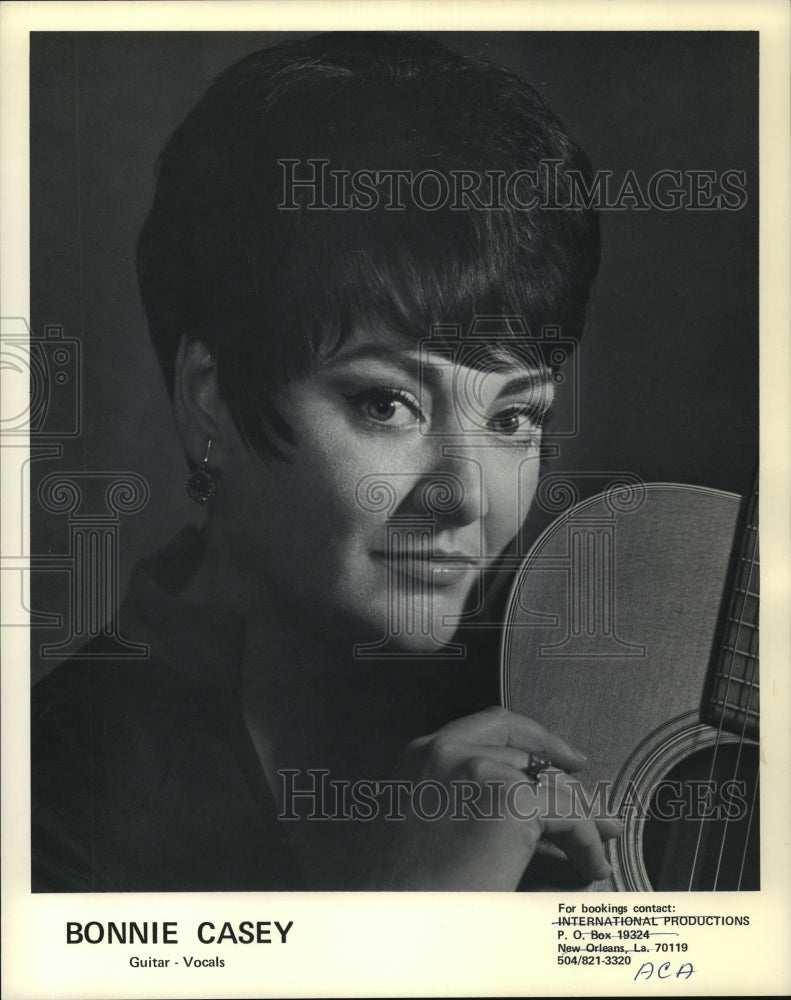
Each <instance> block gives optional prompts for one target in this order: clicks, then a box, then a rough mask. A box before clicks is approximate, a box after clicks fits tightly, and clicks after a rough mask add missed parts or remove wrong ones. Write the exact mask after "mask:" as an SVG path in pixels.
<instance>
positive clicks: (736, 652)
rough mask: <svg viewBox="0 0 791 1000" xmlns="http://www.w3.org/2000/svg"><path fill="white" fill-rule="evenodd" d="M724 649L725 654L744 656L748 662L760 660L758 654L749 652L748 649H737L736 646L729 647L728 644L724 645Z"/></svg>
mask: <svg viewBox="0 0 791 1000" xmlns="http://www.w3.org/2000/svg"><path fill="white" fill-rule="evenodd" d="M722 648H723V649H724V650H725V652H727V653H732V654H733V655H734V656H743V657H744V658H745V659H746V660H753V661H757V660H758V654H757V653H752V652H748V651H747V650H746V649H737V648H736V647H735V646H729V645H727V644H723V647H722Z"/></svg>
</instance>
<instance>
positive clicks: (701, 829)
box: [687, 542, 744, 892]
mask: <svg viewBox="0 0 791 1000" xmlns="http://www.w3.org/2000/svg"><path fill="white" fill-rule="evenodd" d="M743 553H744V545H743V542H742V544H740V546H739V562H740V565H739V571H737V579H736V582H737V583H739V582H741V581H740V579H739V575H738V572H740V571H741V557H742V555H743ZM733 605H734V600H733V598H731V599H730V600H729V602H728V617H729V618H730V617H732V614H731V613H732V611H733V610H735V609H734V607H733ZM742 617H743V611H742V614H741V615H740V618H742ZM737 628H738V623H737ZM734 662H735V657H734V656H733V654H731V657H730V664H729V668H728V683H727V684H726V690H725V693H724V695H723V708H722V711H721V712H720V715H719V722H718V726H717V734H716V738H715V741H714V747H713V750H712V755H711V764H710V767H709V776H708V782H707V788H708V796H707V798H706V800H705V802H704V815H702V816H701V817H700V819H699V822H698V832H697V838H696V841H695V853H694V855H693V857H692V866H691V868H690V874H689V882H688V884H687V891H689V892H691V891H692V887H693V885H694V884H695V878H696V875H697V867H698V859H699V857H700V854H701V847H702V843H703V833H704V829H705V822H706V821H705V810H706V809H708V806H709V805H710V801H711V795H712V786H713V784H714V781H713V779H714V772H715V768H716V764H717V754H718V751H719V748H720V743H721V739H722V731H723V723H724V719H725V711H726V709H725V703H727V700H728V699H727V694H728V688H729V686H730V683H729V678H730V676H732V674H733V667H734ZM719 672H720V674H721V675H722V676H724V671H722V670H721V669H720V671H719ZM713 888H715V889H716V881H715V884H714V887H713Z"/></svg>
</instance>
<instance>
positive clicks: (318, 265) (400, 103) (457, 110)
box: [138, 32, 599, 455]
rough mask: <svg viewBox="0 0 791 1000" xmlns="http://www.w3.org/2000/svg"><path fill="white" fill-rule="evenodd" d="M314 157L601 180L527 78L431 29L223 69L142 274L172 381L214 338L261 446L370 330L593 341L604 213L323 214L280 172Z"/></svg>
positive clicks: (294, 45) (245, 424)
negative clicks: (293, 395)
mask: <svg viewBox="0 0 791 1000" xmlns="http://www.w3.org/2000/svg"><path fill="white" fill-rule="evenodd" d="M316 160H324V161H327V163H328V169H330V170H332V171H338V170H346V171H349V172H355V171H359V170H360V169H361V168H365V169H366V170H369V171H374V172H375V171H392V170H408V171H412V172H413V175H414V174H415V173H417V172H420V171H426V170H429V171H434V172H437V171H442V172H444V174H445V175H449V174H451V173H452V172H453V171H457V172H458V171H463V172H477V173H478V174H479V175H481V176H482V175H484V174H485V173H486V172H487V171H488V172H489V177H490V178H492V177H494V175H495V174H494V173H492V172H495V173H499V175H500V176H501V178H508V177H512V176H513V175H514V174H515V173H516V172H518V171H538V170H540V169H551V171H552V175H553V185H554V197H556V198H557V202H558V204H561V205H562V204H564V197H565V196H567V195H568V192H569V189H570V182H569V178H568V176H567V174H568V171H569V170H571V171H574V172H577V173H578V174H579V175H581V176H582V178H583V179H584V180H585V182H586V184H587V186H588V187H590V180H591V167H590V163H589V161H588V158H587V157H586V155H585V153H584V152H583V151H582V150H581V149H580V148H579V147H578V146H577V145H576V144H575V143H574V142H573V141H572V140H571V139H570V137H569V136H568V135H567V134H566V131H565V129H564V127H563V125H562V123H561V122H560V120H559V119H558V118H557V116H556V115H555V114H554V113H553V112H552V111H551V110H550V109H549V108H548V107H547V106H546V104H545V103H544V101H543V100H542V98H541V97H540V96H539V95H538V94H537V93H536V91H535V90H534V89H533V88H532V87H530V86H529V85H528V84H526V83H524V82H523V81H522V80H520V79H519V78H518V77H516V76H515V75H514V74H512V73H510V72H508V71H507V70H505V69H503V68H502V67H498V66H495V65H492V64H489V63H486V62H482V61H479V60H476V59H472V58H469V57H466V56H462V55H459V54H456V53H454V52H451V51H449V50H448V49H447V48H446V47H444V46H443V45H441V44H440V43H439V42H437V41H435V40H434V39H432V38H430V37H428V36H424V35H419V34H412V33H402V32H392V33H389V32H384V33H368V32H350V33H346V32H343V33H341V32H337V33H330V34H323V35H317V36H313V37H310V38H307V39H303V40H299V41H292V42H287V43H283V44H279V45H276V46H274V47H272V48H268V49H264V50H261V51H258V52H254V53H252V54H251V55H248V56H246V57H245V58H243V59H241V60H240V61H239V62H237V63H235V64H234V65H233V66H231V67H230V68H229V69H227V70H226V71H225V72H223V73H222V74H221V75H220V76H219V77H218V78H217V79H216V80H215V81H214V83H213V84H212V85H211V86H210V88H209V90H208V91H207V92H206V94H205V95H204V97H203V98H202V99H201V100H200V101H199V103H198V104H197V105H196V107H195V108H194V109H193V110H192V111H191V112H190V114H189V115H188V116H187V118H186V119H185V120H184V122H183V123H182V124H181V125H180V126H179V127H178V128H177V129H176V131H175V132H174V134H173V136H172V137H171V138H170V140H169V141H168V143H167V145H166V146H165V148H164V150H163V152H162V154H161V156H160V159H159V163H158V178H157V185H156V192H155V196H154V201H153V205H152V208H151V210H150V212H149V214H148V217H147V219H146V221H145V224H144V227H143V230H142V233H141V236H140V240H139V244H138V276H139V282H140V287H141V294H142V298H143V303H144V306H145V310H146V315H147V319H148V324H149V329H150V332H151V336H152V339H153V342H154V345H155V347H156V350H157V353H158V356H159V360H160V364H161V366H162V370H163V373H164V375H165V379H166V382H167V383H168V386H169V388H170V389H171V390H172V385H173V375H174V364H175V357H176V352H177V349H178V344H179V341H180V339H181V337H182V336H186V337H188V338H194V339H197V340H199V341H201V342H203V343H204V344H205V345H206V346H207V348H208V349H209V351H210V352H211V353H212V356H213V357H214V359H215V361H216V364H217V370H218V378H219V385H220V391H221V393H222V394H223V397H224V399H225V401H226V404H227V405H228V407H229V410H230V412H231V414H232V416H233V418H234V420H235V422H236V424H237V426H238V427H239V429H240V431H241V432H242V433H243V435H244V436H245V438H246V439H247V441H248V442H249V443H250V444H251V445H252V446H253V447H255V448H257V449H258V450H259V451H260V452H261V453H262V454H270V455H271V454H281V455H282V452H281V451H280V449H279V448H278V445H277V439H280V440H283V441H289V440H290V439H291V437H290V432H289V428H288V427H287V425H286V424H285V422H284V421H283V419H282V417H281V416H280V415H279V413H278V411H277V409H276V405H275V398H276V393H277V390H278V389H279V388H282V386H283V385H284V384H285V383H286V382H287V381H288V380H290V379H293V378H298V377H300V376H301V375H304V374H306V373H307V372H309V371H310V370H312V368H313V367H314V366H315V365H317V364H318V363H320V361H321V359H322V358H323V357H327V356H328V355H329V354H331V352H332V351H333V350H335V349H337V347H338V346H339V345H340V344H341V343H342V342H343V341H344V339H345V338H346V337H348V336H349V335H350V334H351V333H352V332H353V331H354V330H355V329H357V328H358V327H359V326H360V325H365V324H375V325H376V327H377V328H384V329H395V330H399V331H400V332H402V333H404V334H406V335H407V336H411V337H413V338H414V339H415V340H416V341H417V340H420V339H421V338H423V337H426V336H428V335H429V333H430V330H431V327H432V324H436V323H450V324H459V325H460V326H461V328H462V330H464V329H467V328H468V326H469V324H470V323H471V322H472V321H473V319H474V317H476V316H478V315H481V314H486V315H518V316H521V317H522V318H523V320H524V322H525V323H526V325H527V327H528V328H529V330H530V331H531V333H534V334H535V333H537V332H539V331H540V330H541V328H542V327H543V326H544V325H546V324H552V325H557V326H560V327H561V328H562V331H563V335H564V337H571V338H578V337H579V336H580V335H581V332H582V327H583V324H584V320H585V312H586V307H587V300H588V296H589V293H590V287H591V283H592V281H593V278H594V276H595V273H596V270H597V267H598V260H599V231H598V220H597V217H596V213H595V211H593V210H591V209H590V208H586V207H585V206H584V205H583V206H573V205H572V206H571V207H566V208H558V207H551V206H550V207H542V205H541V204H539V205H537V206H536V207H533V208H525V207H523V203H520V205H519V206H515V205H513V204H512V203H510V202H509V203H507V204H503V207H498V205H497V204H495V203H494V199H492V200H491V202H489V203H486V204H485V205H483V207H481V206H480V205H476V204H474V203H473V202H469V204H468V203H465V207H463V208H460V206H459V205H458V204H457V205H456V207H453V204H452V203H450V204H445V205H442V206H441V207H438V208H436V209H435V210H427V209H426V206H425V205H420V204H416V203H415V202H414V199H411V200H410V199H407V202H406V203H405V207H404V208H403V209H396V210H393V209H392V208H390V209H388V208H387V207H384V206H383V204H381V203H378V204H377V206H376V207H375V208H374V209H373V210H358V209H360V206H356V208H352V209H349V210H338V209H336V208H329V209H325V208H322V206H321V204H319V205H315V204H314V207H313V208H312V209H311V208H310V207H308V206H309V205H310V203H311V201H313V202H314V203H315V201H316V198H315V192H311V190H310V189H309V188H308V187H307V186H305V187H301V188H294V190H293V191H291V192H287V194H288V198H286V199H285V201H284V182H285V179H286V177H287V176H290V177H291V178H292V179H293V178H295V177H304V176H305V175H306V173H307V174H309V173H310V170H309V169H308V163H309V161H316ZM284 161H290V162H289V163H284ZM547 164H548V165H549V167H547V166H546V165H547ZM311 169H316V168H315V162H314V167H313V168H311ZM289 171H290V172H291V173H290V174H289ZM496 183H498V184H500V183H501V181H497V182H496ZM492 184H495V181H492ZM429 187H430V185H429ZM492 190H494V188H492ZM291 198H293V199H295V200H294V202H293V203H292V202H290V201H289V199H291ZM479 200H480V199H479ZM382 201H384V199H382ZM468 201H469V199H468ZM284 204H285V205H286V207H281V206H283V205H284ZM289 206H290V207H289ZM297 206H299V207H297ZM343 206H345V207H346V208H347V209H348V205H347V203H346V202H345V201H344V202H343V203H342V207H343ZM363 207H365V208H370V206H367V205H366V206H363ZM295 209H296V210H295ZM504 349H505V350H506V351H507V350H508V349H509V347H508V344H507V343H506V344H505V345H504Z"/></svg>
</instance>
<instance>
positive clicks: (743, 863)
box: [736, 770, 761, 890]
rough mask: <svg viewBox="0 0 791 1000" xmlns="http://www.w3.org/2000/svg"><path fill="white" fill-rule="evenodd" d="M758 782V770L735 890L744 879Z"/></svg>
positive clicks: (739, 887)
mask: <svg viewBox="0 0 791 1000" xmlns="http://www.w3.org/2000/svg"><path fill="white" fill-rule="evenodd" d="M760 781H761V772H760V770H758V771H756V775H755V784H754V785H753V798H752V802H751V803H750V815H749V818H748V820H747V833H746V834H745V837H744V850H743V851H742V863H741V866H740V867H739V881H738V882H737V884H736V889H737V890H739V889H741V887H742V878H743V877H744V866H745V863H746V861H747V847H748V845H749V843H750V833H751V831H752V826H753V816H754V815H755V806H756V803H757V801H758V785H759V784H760ZM759 846H760V845H759ZM759 870H760V868H759Z"/></svg>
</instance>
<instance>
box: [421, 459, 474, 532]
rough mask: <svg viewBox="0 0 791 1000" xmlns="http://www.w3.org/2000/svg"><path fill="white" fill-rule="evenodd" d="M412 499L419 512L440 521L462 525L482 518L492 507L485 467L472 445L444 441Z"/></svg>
mask: <svg viewBox="0 0 791 1000" xmlns="http://www.w3.org/2000/svg"><path fill="white" fill-rule="evenodd" d="M413 499H414V503H415V506H416V508H417V510H418V511H419V512H420V513H422V514H426V515H430V516H433V517H434V518H436V520H437V522H438V523H439V522H441V523H442V524H452V525H454V526H458V527H462V526H464V525H466V524H471V523H472V522H474V521H479V520H481V519H482V518H484V517H485V516H486V514H487V513H488V510H489V504H488V499H487V494H486V483H485V480H484V467H483V465H482V463H481V462H480V461H479V459H478V458H476V457H475V455H474V454H472V453H471V449H469V448H466V447H462V446H461V445H453V444H443V445H442V446H441V453H440V455H439V456H438V460H437V461H436V463H435V467H434V468H432V469H431V471H429V472H426V473H424V474H423V475H422V476H421V477H420V478H419V480H418V482H417V484H416V486H415V489H414V491H413Z"/></svg>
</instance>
